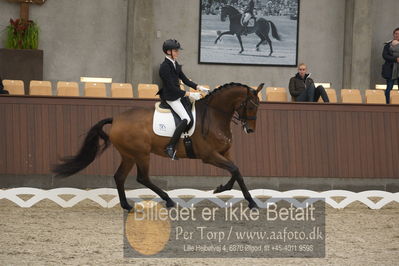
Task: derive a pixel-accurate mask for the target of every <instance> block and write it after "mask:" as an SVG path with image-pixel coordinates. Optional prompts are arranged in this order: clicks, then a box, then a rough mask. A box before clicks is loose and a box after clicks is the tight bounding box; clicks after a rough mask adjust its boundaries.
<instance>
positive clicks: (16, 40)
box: [6, 19, 39, 49]
mask: <svg viewBox="0 0 399 266" xmlns="http://www.w3.org/2000/svg"><path fill="white" fill-rule="evenodd" d="M38 46H39V27H38V26H37V24H36V23H35V22H34V21H32V20H24V19H16V20H13V19H10V25H8V26H7V39H6V48H9V49H37V48H38Z"/></svg>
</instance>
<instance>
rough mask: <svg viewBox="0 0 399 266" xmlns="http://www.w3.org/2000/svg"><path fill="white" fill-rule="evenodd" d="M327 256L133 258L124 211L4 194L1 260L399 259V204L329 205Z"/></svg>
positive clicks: (247, 262) (54, 262)
mask: <svg viewBox="0 0 399 266" xmlns="http://www.w3.org/2000/svg"><path fill="white" fill-rule="evenodd" d="M326 213H327V215H326V258H322V259H293V258H285V259H269V258H264V259H249V258H246V259H228V258H226V259H181V258H179V259H131V258H124V257H123V213H122V210H121V209H120V208H119V206H117V207H114V208H112V209H105V208H102V207H99V206H98V205H97V204H95V203H93V202H91V201H89V200H86V201H84V202H81V203H79V204H78V205H76V206H75V207H73V208H61V207H59V206H58V205H56V204H55V203H53V202H51V201H49V200H44V201H42V202H40V203H38V204H37V205H35V206H33V207H32V208H20V207H18V206H16V205H15V204H14V203H12V202H10V201H8V200H0V217H1V219H0V228H1V233H0V246H1V249H0V264H1V265H212V266H214V265H229V266H231V265H325V264H330V265H398V262H399V204H398V203H391V204H388V205H387V206H385V207H384V208H383V209H381V210H371V209H368V208H367V207H365V206H364V205H363V204H360V203H353V204H351V205H350V206H349V207H347V208H345V209H343V210H336V209H332V208H329V207H327V210H326Z"/></svg>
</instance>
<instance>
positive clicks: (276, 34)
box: [268, 20, 281, 41]
mask: <svg viewBox="0 0 399 266" xmlns="http://www.w3.org/2000/svg"><path fill="white" fill-rule="evenodd" d="M268 22H269V24H270V26H271V27H272V36H273V38H274V39H276V40H278V41H281V38H280V35H278V32H277V28H276V25H274V23H273V21H270V20H268Z"/></svg>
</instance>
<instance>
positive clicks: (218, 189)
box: [213, 185, 224, 194]
mask: <svg viewBox="0 0 399 266" xmlns="http://www.w3.org/2000/svg"><path fill="white" fill-rule="evenodd" d="M223 191H224V189H223V185H220V186H218V187H217V188H216V189H215V190H214V191H213V194H216V193H220V192H223Z"/></svg>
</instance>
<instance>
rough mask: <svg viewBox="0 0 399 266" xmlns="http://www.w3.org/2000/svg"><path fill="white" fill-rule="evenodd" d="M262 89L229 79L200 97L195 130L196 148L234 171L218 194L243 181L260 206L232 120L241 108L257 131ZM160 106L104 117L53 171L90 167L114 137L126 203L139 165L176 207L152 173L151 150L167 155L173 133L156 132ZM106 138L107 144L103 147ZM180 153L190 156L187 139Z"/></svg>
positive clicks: (141, 177)
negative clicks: (237, 151)
mask: <svg viewBox="0 0 399 266" xmlns="http://www.w3.org/2000/svg"><path fill="white" fill-rule="evenodd" d="M263 85H264V84H260V85H259V87H258V89H257V90H254V89H252V88H250V87H248V86H246V85H242V84H238V83H230V84H225V85H223V86H221V87H219V88H217V89H215V90H213V92H211V93H210V94H209V95H207V96H206V97H205V98H203V99H201V100H199V101H197V102H196V119H197V123H196V128H195V132H194V134H193V135H192V137H191V138H192V142H193V148H194V152H195V154H196V157H197V158H198V159H202V161H203V162H204V163H208V164H212V165H215V166H217V167H220V168H223V169H226V170H227V171H229V172H230V173H231V178H230V180H229V181H228V182H227V183H226V184H225V185H220V186H219V187H217V188H216V189H215V191H214V193H219V192H223V191H226V190H230V189H232V187H233V185H234V182H235V181H237V182H238V184H239V186H240V188H241V191H242V192H243V195H244V197H245V199H246V200H247V201H248V202H249V208H253V207H257V205H256V203H255V201H254V200H253V199H252V197H251V195H250V193H249V192H248V189H247V187H246V185H245V183H244V180H243V178H242V176H241V173H240V171H239V169H238V167H237V166H236V165H235V164H234V163H233V162H232V161H231V159H230V148H231V146H232V135H231V129H230V124H231V121H232V119H233V116H234V115H235V113H237V117H235V118H236V119H238V120H239V121H241V123H242V126H243V130H244V131H245V132H246V133H251V132H254V131H255V128H256V113H257V110H258V106H259V98H258V96H257V94H258V93H259V91H261V90H262V88H263ZM153 112H154V108H142V109H130V110H128V111H126V112H124V113H122V114H120V115H119V116H117V117H115V118H107V119H104V120H101V121H100V122H98V123H97V124H96V125H94V126H93V127H92V128H91V129H90V130H89V132H88V133H87V135H86V138H85V140H84V143H83V145H82V147H81V148H80V151H79V152H78V154H77V155H76V156H72V157H67V158H64V159H62V161H63V163H61V164H59V165H57V166H55V167H54V168H53V172H54V173H56V174H57V176H61V177H66V176H70V175H73V174H75V173H77V172H79V171H81V170H82V169H84V168H86V167H87V166H88V165H89V164H90V163H91V162H93V161H94V159H95V158H96V156H98V155H99V154H101V153H102V151H104V150H105V149H106V148H107V147H108V146H109V142H110V141H111V143H112V144H113V145H114V146H115V148H116V149H117V150H118V151H119V153H120V154H121V157H122V162H121V164H120V166H119V168H118V170H117V171H116V173H115V175H114V178H115V182H116V187H117V189H118V194H119V200H120V204H121V206H122V208H124V209H126V210H128V211H129V210H131V209H132V207H131V206H130V205H129V203H128V202H127V200H126V195H125V188H124V184H125V180H126V177H127V176H128V174H129V172H130V171H131V169H132V168H133V166H134V165H135V164H136V165H137V181H138V182H139V183H141V184H143V185H145V186H146V187H148V188H150V189H151V190H152V191H154V192H155V193H157V194H158V195H159V196H160V197H161V198H162V199H163V200H165V201H166V206H167V207H173V206H174V202H173V201H172V199H171V198H170V197H169V196H168V194H167V193H166V192H165V191H163V190H162V189H160V188H159V187H157V186H156V185H154V184H153V183H152V182H151V180H150V176H149V165H150V153H155V154H157V155H160V156H164V157H166V155H165V153H164V148H165V146H166V145H167V144H168V141H169V138H167V137H160V136H157V135H155V134H154V133H153V130H152V123H153ZM105 124H112V127H111V130H110V132H109V136H108V135H107V134H106V133H105V132H104V131H103V129H102V128H103V126H104V125H105ZM100 138H101V139H102V140H103V141H104V145H103V147H102V148H101V147H100ZM177 156H178V157H180V158H186V157H187V154H186V152H185V149H184V146H183V143H182V140H180V142H179V143H178V145H177Z"/></svg>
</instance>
